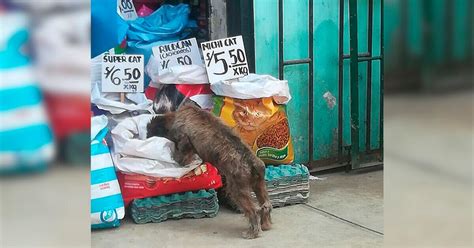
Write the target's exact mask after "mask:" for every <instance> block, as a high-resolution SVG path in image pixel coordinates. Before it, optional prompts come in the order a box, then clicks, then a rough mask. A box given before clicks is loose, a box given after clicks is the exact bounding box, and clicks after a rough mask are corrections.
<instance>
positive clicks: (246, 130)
mask: <svg viewBox="0 0 474 248" xmlns="http://www.w3.org/2000/svg"><path fill="white" fill-rule="evenodd" d="M211 89H212V90H213V91H214V93H216V94H218V95H220V96H215V97H214V108H213V111H212V112H213V113H214V114H215V115H216V116H219V117H220V118H221V119H222V120H223V121H224V122H225V123H226V124H227V125H229V126H230V127H232V128H233V129H234V130H235V131H236V132H237V133H238V134H239V135H240V137H241V138H242V139H243V140H244V141H245V142H247V144H248V145H250V147H251V148H252V149H253V150H254V151H255V153H256V154H257V156H258V157H259V158H260V159H262V160H263V162H265V163H266V164H289V163H292V162H293V159H294V153H293V144H292V140H291V135H290V127H289V123H288V118H287V115H286V111H285V105H284V104H286V103H287V102H288V101H289V100H290V99H291V96H290V92H289V87H288V81H286V80H278V79H276V78H274V77H271V76H268V75H256V74H250V75H248V76H245V77H242V78H239V79H236V80H227V81H221V82H218V83H215V84H212V85H211Z"/></svg>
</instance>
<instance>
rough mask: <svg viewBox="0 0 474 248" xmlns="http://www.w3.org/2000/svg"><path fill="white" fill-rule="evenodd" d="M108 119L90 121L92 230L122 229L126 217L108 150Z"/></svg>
mask: <svg viewBox="0 0 474 248" xmlns="http://www.w3.org/2000/svg"><path fill="white" fill-rule="evenodd" d="M106 126H107V117H106V116H104V115H101V116H96V117H93V118H92V121H91V175H90V176H91V228H92V229H98V228H110V227H117V226H119V225H120V220H121V219H123V217H124V215H125V209H124V205H123V199H122V194H121V192H120V186H119V183H118V180H117V176H116V174H115V168H114V164H113V162H112V158H111V156H110V152H109V148H108V146H107V144H106V142H105V136H106V135H107V132H108V129H107V127H106Z"/></svg>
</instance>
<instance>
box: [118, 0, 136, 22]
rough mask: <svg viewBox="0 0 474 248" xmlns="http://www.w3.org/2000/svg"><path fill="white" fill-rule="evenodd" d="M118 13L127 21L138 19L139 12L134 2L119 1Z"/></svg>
mask: <svg viewBox="0 0 474 248" xmlns="http://www.w3.org/2000/svg"><path fill="white" fill-rule="evenodd" d="M117 12H118V13H119V15H120V16H121V17H122V19H124V20H126V21H132V20H135V19H137V18H138V15H137V11H136V10H135V6H134V5H133V1H132V0H117Z"/></svg>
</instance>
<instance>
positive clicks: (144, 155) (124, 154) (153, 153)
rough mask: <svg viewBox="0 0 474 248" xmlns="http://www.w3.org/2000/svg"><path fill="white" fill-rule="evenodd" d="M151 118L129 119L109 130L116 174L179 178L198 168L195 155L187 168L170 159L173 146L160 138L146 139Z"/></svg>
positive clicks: (143, 116)
mask: <svg viewBox="0 0 474 248" xmlns="http://www.w3.org/2000/svg"><path fill="white" fill-rule="evenodd" d="M152 117H153V115H150V114H143V115H139V116H135V117H129V118H126V119H124V120H123V121H121V122H120V123H118V125H117V126H115V128H114V129H113V130H112V132H111V134H112V135H111V136H112V141H113V150H112V157H113V160H114V164H115V166H116V167H117V169H118V170H120V171H122V172H126V173H136V174H142V175H147V176H153V177H171V178H180V177H182V176H184V175H185V174H186V173H188V172H190V171H192V170H194V169H195V168H196V167H198V166H199V165H201V164H202V160H201V159H200V158H199V157H198V156H197V155H196V156H195V159H194V160H193V161H192V162H191V163H190V164H187V165H180V164H178V163H177V162H176V161H175V160H174V159H173V153H174V151H175V145H174V143H173V142H172V141H170V140H168V139H166V138H163V137H156V136H155V137H150V138H147V129H146V126H147V125H148V123H149V122H150V120H151V118H152Z"/></svg>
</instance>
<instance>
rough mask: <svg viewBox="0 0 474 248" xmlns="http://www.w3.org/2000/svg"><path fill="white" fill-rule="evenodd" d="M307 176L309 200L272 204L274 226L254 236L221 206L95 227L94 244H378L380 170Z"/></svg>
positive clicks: (380, 229) (237, 216)
mask: <svg viewBox="0 0 474 248" xmlns="http://www.w3.org/2000/svg"><path fill="white" fill-rule="evenodd" d="M321 177H324V178H326V179H325V180H313V181H311V194H310V200H309V202H308V203H307V204H301V205H294V206H288V207H284V208H276V209H274V211H273V212H272V218H273V222H274V225H273V229H272V230H270V231H266V232H264V233H263V235H262V236H261V237H260V238H258V239H256V240H245V239H242V238H241V237H240V233H241V232H242V231H244V230H245V228H246V222H245V219H244V218H243V216H242V215H240V214H237V213H234V212H232V211H230V210H228V209H227V208H225V207H221V208H220V210H219V214H218V215H217V217H215V218H205V219H182V220H171V221H165V222H162V223H150V224H144V225H138V224H135V223H133V221H132V220H131V219H128V218H127V219H126V220H124V221H123V222H122V226H120V227H119V228H117V229H109V230H99V231H93V232H92V237H91V239H92V240H91V243H92V245H93V247H224V246H225V247H290V246H293V247H314V246H315V245H317V246H320V247H348V246H350V247H380V246H382V243H383V235H382V233H383V171H382V170H377V171H370V172H359V173H351V174H346V173H345V172H337V173H333V174H327V175H322V176H321Z"/></svg>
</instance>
